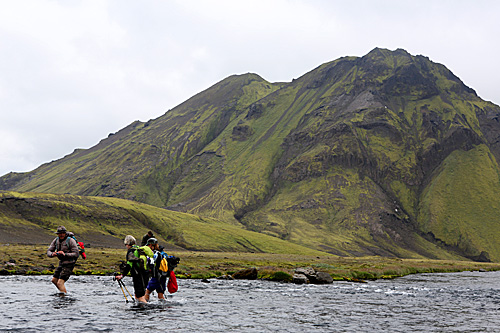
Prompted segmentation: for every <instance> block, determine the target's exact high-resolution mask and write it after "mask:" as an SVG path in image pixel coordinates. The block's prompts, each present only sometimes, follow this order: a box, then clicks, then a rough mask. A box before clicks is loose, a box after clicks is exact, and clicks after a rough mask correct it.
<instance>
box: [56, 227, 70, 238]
mask: <svg viewBox="0 0 500 333" xmlns="http://www.w3.org/2000/svg"><path fill="white" fill-rule="evenodd" d="M67 232H68V231H67V230H66V228H65V227H64V226H62V225H60V226H59V227H57V231H56V234H57V236H59V238H64V237H66V233H67Z"/></svg>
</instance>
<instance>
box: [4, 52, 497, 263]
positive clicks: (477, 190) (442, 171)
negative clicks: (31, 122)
mask: <svg viewBox="0 0 500 333" xmlns="http://www.w3.org/2000/svg"><path fill="white" fill-rule="evenodd" d="M499 116H500V108H499V107H498V106H496V105H494V104H492V103H489V102H485V101H483V100H482V99H480V98H479V97H478V96H477V94H476V93H475V91H474V90H473V89H471V88H469V87H467V86H466V85H465V84H464V83H463V82H462V81H460V79H459V78H457V77H456V76H455V75H454V74H453V73H452V72H451V71H449V70H448V69H447V68H446V67H445V66H443V65H441V64H437V63H434V62H432V61H431V60H429V59H428V58H427V57H424V56H413V55H410V54H409V53H407V52H406V51H404V50H401V49H398V50H396V51H389V50H384V49H374V50H373V51H371V52H370V53H369V54H367V55H365V56H363V57H344V58H340V59H337V60H335V61H332V62H329V63H326V64H323V65H321V66H319V67H317V68H316V69H314V70H312V71H310V72H309V73H306V74H305V75H303V76H302V77H300V78H298V79H296V80H293V81H292V82H289V83H269V82H267V81H265V80H264V79H262V78H261V77H259V76H257V75H255V74H245V75H238V76H231V77H229V78H227V79H225V80H222V81H221V82H219V83H217V84H215V85H214V86H212V87H211V88H209V89H207V90H205V91H203V92H201V93H199V94H197V95H196V96H194V97H192V98H191V99H189V100H187V101H186V102H185V103H183V104H181V105H179V106H178V107H176V108H174V109H172V110H169V111H168V112H167V113H165V114H164V115H163V116H161V117H159V118H157V119H154V120H150V121H148V122H146V123H141V122H135V123H133V124H131V125H130V126H128V127H126V128H124V129H122V130H121V131H119V132H117V133H116V134H113V135H110V136H109V137H108V138H107V139H105V140H103V141H101V142H100V143H99V144H98V145H97V146H95V147H93V148H90V149H87V150H78V151H75V152H74V153H73V154H71V155H69V156H66V157H64V158H62V159H60V160H58V161H54V162H52V163H49V164H46V165H42V166H40V167H39V168H38V169H36V170H34V171H32V172H29V173H24V174H16V173H11V174H8V175H5V176H3V177H1V178H0V189H3V190H14V191H34V192H46V193H58V194H64V193H71V194H77V195H87V196H101V197H119V198H124V199H129V200H134V201H137V202H143V203H147V204H150V205H154V206H157V207H162V208H168V209H170V210H176V211H181V212H187V213H191V214H195V215H197V216H202V217H203V218H211V219H214V220H216V221H220V222H218V223H224V225H226V226H228V227H229V226H232V227H234V228H236V229H235V230H249V231H255V232H258V233H260V234H265V235H269V236H272V237H274V238H273V239H278V238H279V239H282V240H285V241H289V242H293V243H295V244H299V245H303V246H306V247H308V248H312V249H316V250H321V251H326V252H330V253H333V254H338V255H383V256H395V257H408V258H412V257H427V258H455V257H457V256H458V257H467V258H469V259H474V260H488V259H491V260H493V261H500V247H499V246H498V245H497V244H498V242H497V239H499V238H500V219H499V218H498V217H497V216H496V214H495V212H496V211H498V209H497V208H498V206H499V205H500V201H499V200H498V198H500V186H499V185H500V181H499V176H498V175H499V171H498V170H499V167H498V161H499V159H500V123H499V122H498V119H500V118H499ZM193 242H194V241H193Z"/></svg>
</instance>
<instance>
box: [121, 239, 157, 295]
mask: <svg viewBox="0 0 500 333" xmlns="http://www.w3.org/2000/svg"><path fill="white" fill-rule="evenodd" d="M123 243H124V244H125V246H126V247H127V256H126V260H127V262H126V263H124V264H122V265H120V271H121V274H120V275H117V276H116V279H117V280H121V279H122V278H123V277H124V276H125V275H127V274H128V273H129V272H130V275H131V276H132V281H133V283H134V294H135V298H136V299H137V300H138V301H139V302H143V303H147V301H146V298H145V297H144V295H145V294H146V286H147V285H148V280H149V269H148V258H153V251H152V250H151V248H150V247H149V246H141V247H138V246H137V245H136V241H135V238H134V237H133V236H131V235H127V236H126V237H125V240H124V241H123Z"/></svg>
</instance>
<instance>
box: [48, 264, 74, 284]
mask: <svg viewBox="0 0 500 333" xmlns="http://www.w3.org/2000/svg"><path fill="white" fill-rule="evenodd" d="M75 264H76V263H75V262H74V263H71V264H61V263H59V266H57V268H56V270H55V271H54V275H53V277H55V278H56V279H61V280H64V281H68V279H69V277H70V275H71V273H72V272H73V268H75Z"/></svg>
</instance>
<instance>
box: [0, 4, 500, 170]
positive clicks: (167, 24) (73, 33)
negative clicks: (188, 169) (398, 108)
mask: <svg viewBox="0 0 500 333" xmlns="http://www.w3.org/2000/svg"><path fill="white" fill-rule="evenodd" d="M499 15H500V1H496V0H477V1H462V0H450V1H447V0H441V1H440V0H433V1H431V0H419V1H414V0H412V1H405V0H394V1H392V0H379V1H375V0H372V1H357V0H351V1H345V0H341V1H337V0H330V1H328V0H307V1H306V0H304V1H301V0H251V1H247V0H238V1H235V0H179V1H175V0H164V1H159V0H59V1H56V0H22V1H21V0H0V176H1V175H5V174H7V173H9V172H26V171H31V170H33V169H35V168H36V167H38V166H40V165H41V164H43V163H47V162H50V161H52V160H57V159H60V158H62V157H64V156H65V155H68V154H70V153H71V152H73V150H74V149H77V148H90V147H92V146H94V145H96V144H97V143H98V142H99V141H100V140H102V139H104V138H106V137H107V136H108V135H109V134H110V133H115V132H117V131H119V130H120V129H122V128H123V127H125V126H127V125H128V124H130V123H132V122H133V121H135V120H140V121H148V120H150V119H155V118H158V117H160V116H161V115H163V114H164V113H165V112H167V111H168V110H169V109H172V108H174V107H175V106H177V105H178V104H180V103H182V102H184V101H185V100H187V99H188V98H190V97H192V96H193V95H195V94H197V93H199V92H201V91H203V90H205V89H206V88H208V87H210V86H212V85H213V84H215V83H217V82H219V81H221V80H222V79H224V78H226V77H228V76H230V75H233V74H243V73H257V74H259V75H260V76H261V77H263V78H264V79H266V80H268V81H270V82H278V81H281V82H282V81H291V80H292V79H294V78H297V77H300V76H301V75H303V74H305V73H307V72H309V71H311V70H312V69H314V68H316V67H318V66H319V65H321V64H322V63H325V62H328V61H332V60H335V59H338V58H340V57H343V56H363V55H365V54H366V53H368V52H370V51H371V50H372V49H374V48H375V47H381V48H387V49H390V50H395V49H397V48H403V49H405V50H406V51H408V52H409V53H411V54H413V55H420V54H421V55H424V56H427V57H429V58H430V59H431V60H432V61H434V62H438V63H441V64H444V65H445V66H446V67H447V68H449V69H450V70H451V71H452V72H453V73H454V74H455V75H456V76H458V77H459V78H460V79H461V80H462V81H463V82H464V83H465V84H466V85H467V86H469V87H471V88H473V89H475V90H476V92H477V93H478V95H479V96H480V97H481V98H483V99H485V100H488V101H492V102H493V103H495V104H497V105H498V104H500V89H499V87H500V61H499V60H498V58H499V54H500V43H498V38H499V37H498V36H499V35H500V24H498V23H497V18H498V16H499Z"/></svg>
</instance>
